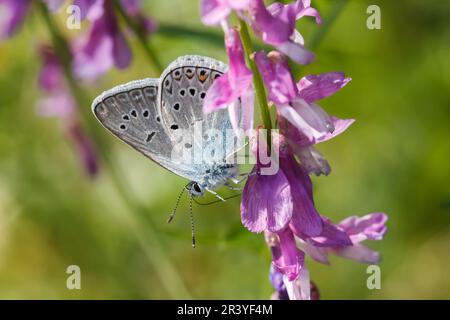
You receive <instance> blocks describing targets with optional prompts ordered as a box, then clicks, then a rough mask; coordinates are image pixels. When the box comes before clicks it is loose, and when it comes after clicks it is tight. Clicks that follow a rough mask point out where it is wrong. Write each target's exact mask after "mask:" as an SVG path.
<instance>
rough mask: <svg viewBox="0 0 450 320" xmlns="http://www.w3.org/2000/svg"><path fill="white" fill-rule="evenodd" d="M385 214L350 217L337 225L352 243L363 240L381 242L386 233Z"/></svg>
mask: <svg viewBox="0 0 450 320" xmlns="http://www.w3.org/2000/svg"><path fill="white" fill-rule="evenodd" d="M387 219H388V217H387V215H386V214H385V213H381V212H378V213H372V214H368V215H365V216H363V217H356V216H352V217H349V218H347V219H345V220H343V221H341V222H340V223H339V226H340V227H341V228H343V229H344V230H345V232H347V234H348V235H349V236H350V239H351V240H352V242H353V243H358V242H362V241H364V240H381V239H383V235H384V233H385V232H386V230H387V228H386V221H387Z"/></svg>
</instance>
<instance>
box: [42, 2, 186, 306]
mask: <svg viewBox="0 0 450 320" xmlns="http://www.w3.org/2000/svg"><path fill="white" fill-rule="evenodd" d="M38 8H39V10H40V12H41V14H42V17H43V20H44V22H45V25H46V27H47V29H48V31H49V32H50V35H51V39H52V44H53V47H54V50H55V54H56V55H57V57H58V60H59V61H60V63H61V66H62V70H63V73H64V76H65V78H66V80H67V83H68V86H69V89H70V91H71V93H72V95H73V97H74V98H75V100H76V101H77V105H78V106H83V105H86V103H87V101H88V99H87V97H86V96H85V95H84V93H83V91H82V90H81V88H80V87H79V86H78V84H77V82H76V80H75V78H74V77H73V74H72V69H71V61H72V55H71V53H70V50H69V46H68V44H67V42H66V40H65V39H64V37H63V36H62V35H61V33H60V32H59V30H58V28H57V26H56V24H55V23H54V21H53V19H52V17H51V16H50V14H49V12H48V9H47V6H46V5H45V4H44V3H42V2H38ZM89 109H90V108H79V110H80V114H81V116H82V118H83V120H84V121H83V123H87V124H88V129H89V133H90V135H91V138H92V139H93V141H94V143H95V145H96V147H97V148H98V152H99V153H100V155H101V158H102V160H103V162H102V163H103V166H104V169H105V171H108V172H109V173H110V175H111V179H112V181H113V184H114V186H115V187H116V190H117V192H118V193H119V195H120V196H121V197H122V200H123V201H124V203H125V204H126V205H127V206H128V208H129V210H130V211H131V212H133V213H135V214H139V216H140V218H143V217H145V216H146V215H147V211H148V210H147V209H146V208H145V207H143V206H142V205H140V204H139V202H138V201H136V199H134V198H133V197H132V196H131V195H130V193H129V192H128V191H127V190H130V189H129V188H127V187H126V182H125V180H124V179H123V177H122V175H121V174H120V170H118V169H116V166H115V165H114V161H113V159H112V158H111V157H109V156H108V154H109V152H108V150H107V149H106V148H105V144H104V143H103V142H102V141H101V140H102V139H101V134H97V130H96V128H95V127H94V126H93V125H92V124H91V123H92V122H91V121H89V119H90V117H92V114H91V113H90V110H89ZM146 222H147V223H146V225H145V228H144V226H143V225H142V223H140V221H137V219H133V221H131V225H130V227H131V228H132V229H133V231H134V233H135V236H136V238H137V240H138V242H139V244H140V245H141V246H142V247H143V250H144V253H145V255H146V256H147V258H148V259H149V261H150V263H151V264H152V266H153V268H154V269H155V270H156V272H157V273H158V275H159V277H160V280H161V282H162V284H163V285H164V286H165V288H166V290H167V292H168V293H169V294H170V295H171V296H172V297H173V298H180V297H184V298H186V299H189V298H190V294H189V292H188V290H187V289H186V287H185V285H184V284H183V281H182V279H181V277H180V276H179V275H178V273H177V270H176V268H175V267H174V266H173V264H172V263H171V261H170V260H169V258H168V257H167V256H166V254H165V252H164V248H163V246H162V244H161V243H160V241H159V239H158V236H157V232H156V228H155V226H154V225H153V223H152V222H151V219H146ZM144 229H145V230H144Z"/></svg>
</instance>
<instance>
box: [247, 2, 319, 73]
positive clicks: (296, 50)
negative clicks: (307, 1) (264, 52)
mask: <svg viewBox="0 0 450 320" xmlns="http://www.w3.org/2000/svg"><path fill="white" fill-rule="evenodd" d="M302 8H303V7H302V6H299V4H298V3H297V2H296V3H294V4H290V5H285V6H283V5H281V6H280V5H276V4H275V5H273V6H271V7H269V8H266V7H265V5H264V2H263V0H252V1H251V3H250V6H249V14H250V17H251V18H250V19H251V24H252V27H253V29H254V30H255V32H256V33H257V34H258V35H259V36H260V37H261V39H262V40H263V41H264V42H265V43H267V44H270V45H273V46H274V47H275V48H276V49H277V50H278V51H280V52H282V53H284V54H285V55H287V56H288V57H290V58H291V59H292V60H294V61H295V62H297V63H300V64H308V63H310V62H312V61H313V60H314V54H313V53H312V52H310V51H308V50H307V49H305V48H304V46H303V38H302V37H301V35H300V33H298V32H297V31H296V29H295V22H296V20H297V19H298V17H301V16H302V14H304V9H302ZM302 10H303V11H302ZM302 12H303V13H302Z"/></svg>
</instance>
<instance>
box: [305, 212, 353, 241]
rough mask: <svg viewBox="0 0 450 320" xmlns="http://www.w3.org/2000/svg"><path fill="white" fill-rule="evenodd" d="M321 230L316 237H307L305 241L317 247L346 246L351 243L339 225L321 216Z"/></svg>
mask: <svg viewBox="0 0 450 320" xmlns="http://www.w3.org/2000/svg"><path fill="white" fill-rule="evenodd" d="M322 221H323V230H322V233H321V234H320V235H319V236H317V237H312V238H308V239H307V240H306V241H308V242H309V243H311V244H313V245H315V246H317V247H332V248H333V247H336V248H337V247H339V248H341V247H347V246H351V245H352V244H353V243H352V241H351V240H350V238H349V236H348V235H347V233H345V231H344V229H342V228H341V227H340V226H339V225H335V224H333V223H332V222H331V221H330V220H329V219H327V218H325V217H322Z"/></svg>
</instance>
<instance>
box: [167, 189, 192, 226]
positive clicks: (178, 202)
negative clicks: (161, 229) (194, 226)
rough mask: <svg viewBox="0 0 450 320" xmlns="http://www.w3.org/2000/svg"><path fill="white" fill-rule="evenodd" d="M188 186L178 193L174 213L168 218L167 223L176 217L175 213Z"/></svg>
mask: <svg viewBox="0 0 450 320" xmlns="http://www.w3.org/2000/svg"><path fill="white" fill-rule="evenodd" d="M186 188H187V185H186V186H185V187H184V188H183V190H181V192H180V194H179V195H178V198H177V202H176V203H175V208H173V211H172V213H171V214H170V216H169V218H167V223H170V222H171V221H172V220H173V218H174V217H175V213H176V212H177V209H178V205H179V204H180V200H181V196H182V195H183V193H184V190H186Z"/></svg>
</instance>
